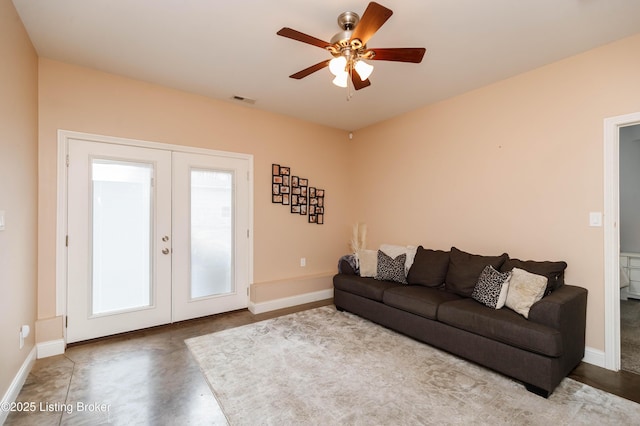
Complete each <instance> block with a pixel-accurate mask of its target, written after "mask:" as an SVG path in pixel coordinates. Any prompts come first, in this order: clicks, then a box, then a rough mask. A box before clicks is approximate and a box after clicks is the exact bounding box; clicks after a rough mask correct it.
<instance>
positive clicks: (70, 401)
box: [5, 300, 331, 426]
mask: <svg viewBox="0 0 640 426" xmlns="http://www.w3.org/2000/svg"><path fill="white" fill-rule="evenodd" d="M330 303H331V301H330V300H327V301H323V302H317V303H311V304H307V305H303V306H301V307H296V308H292V309H285V310H280V311H275V312H270V313H265V314H261V315H253V314H251V313H250V312H249V311H247V310H241V311H235V312H230V313H225V314H220V315H214V316H211V317H206V318H202V319H197V320H192V321H185V322H181V323H176V324H171V325H168V326H162V327H156V328H151V329H147V330H142V331H137V332H133V333H126V334H123V335H119V336H114V337H110V338H105V339H99V340H95V341H91V342H87V343H81V344H76V345H72V346H69V347H68V348H67V350H66V352H65V354H64V355H59V356H55V357H50V358H43V359H39V360H37V361H36V363H35V366H34V368H33V369H32V371H31V373H30V374H29V377H28V378H27V381H26V383H25V384H24V386H23V388H22V390H21V392H20V394H19V395H18V398H17V400H16V401H20V402H25V403H35V406H33V404H32V406H27V407H28V411H24V412H13V413H11V414H10V415H9V417H8V418H7V421H6V422H5V424H6V425H38V426H41V425H60V424H63V425H98V424H118V425H134V424H135V425H147V424H148V425H225V424H227V421H226V419H225V417H224V414H223V413H222V411H221V410H220V407H219V406H218V403H217V401H216V399H215V397H214V396H213V394H212V392H211V389H210V388H209V385H208V384H207V382H206V380H205V378H204V376H203V375H202V373H201V372H200V369H199V367H198V364H197V363H196V362H195V360H194V359H193V357H192V356H191V353H190V352H189V350H188V349H187V346H186V345H185V343H184V340H185V339H188V338H190V337H195V336H201V335H203V334H208V333H213V332H216V331H220V330H224V329H227V328H232V327H239V326H242V325H246V324H251V323H254V322H257V321H262V320H265V319H268V318H273V317H276V316H279V315H284V314H288V313H291V312H295V311H298V310H302V309H310V308H314V307H318V306H323V305H327V304H330ZM247 391H248V392H250V390H249V389H248V390H247Z"/></svg>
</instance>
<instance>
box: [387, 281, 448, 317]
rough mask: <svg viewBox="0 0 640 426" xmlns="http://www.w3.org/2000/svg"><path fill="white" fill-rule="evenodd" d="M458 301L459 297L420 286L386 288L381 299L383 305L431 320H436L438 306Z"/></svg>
mask: <svg viewBox="0 0 640 426" xmlns="http://www.w3.org/2000/svg"><path fill="white" fill-rule="evenodd" d="M458 299H460V296H457V295H455V294H453V293H448V292H446V291H442V290H437V289H434V288H428V287H424V286H421V285H404V286H398V287H392V288H388V289H386V290H385V291H384V296H383V297H382V301H383V302H384V304H385V305H389V306H393V307H394V308H398V309H401V310H403V311H407V312H411V313H412V314H416V315H420V316H422V317H425V318H429V319H433V320H435V319H436V318H437V314H438V306H440V304H442V303H443V302H450V301H452V300H458Z"/></svg>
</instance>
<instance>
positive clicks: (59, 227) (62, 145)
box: [56, 129, 254, 342]
mask: <svg viewBox="0 0 640 426" xmlns="http://www.w3.org/2000/svg"><path fill="white" fill-rule="evenodd" d="M72 139H80V140H85V141H92V142H102V143H112V144H118V145H127V146H137V147H143V148H153V149H164V150H167V151H175V152H186V153H192V154H204V155H215V156H219V157H230V158H239V159H244V160H247V161H248V162H249V212H248V215H249V219H248V221H249V271H248V274H249V281H248V286H251V283H253V198H254V196H253V155H251V154H240V153H235V152H227V151H217V150H212V149H204V148H195V147H189V146H184V145H174V144H166V143H160V142H150V141H143V140H137V139H128V138H119V137H113V136H104V135H98V134H92V133H84V132H74V131H71V130H63V129H59V130H58V164H57V192H58V195H57V208H56V216H57V217H56V316H64V317H66V315H67V244H66V243H67V241H66V239H67V234H68V224H67V198H68V194H67V161H68V153H69V140H72ZM248 293H250V292H248ZM248 301H249V299H248V296H247V302H248ZM63 333H64V340H65V342H66V340H67V330H66V327H64V328H63Z"/></svg>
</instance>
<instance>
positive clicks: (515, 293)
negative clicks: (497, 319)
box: [505, 268, 547, 318]
mask: <svg viewBox="0 0 640 426" xmlns="http://www.w3.org/2000/svg"><path fill="white" fill-rule="evenodd" d="M546 288H547V277H543V276H542V275H536V274H532V273H530V272H527V271H525V270H523V269H519V268H513V271H511V280H510V281H509V292H508V293H507V301H506V303H505V306H506V307H507V308H510V309H513V310H514V311H516V312H517V313H519V314H520V315H522V316H524V317H525V318H529V310H530V309H531V306H533V304H534V303H536V302H537V301H538V300H540V299H542V296H544V291H545V289H546Z"/></svg>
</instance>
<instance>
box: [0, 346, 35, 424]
mask: <svg viewBox="0 0 640 426" xmlns="http://www.w3.org/2000/svg"><path fill="white" fill-rule="evenodd" d="M35 362H36V348H35V347H34V348H33V349H31V352H29V355H27V358H26V359H25V360H24V362H23V363H22V366H20V369H19V370H18V373H17V374H16V375H15V377H14V378H13V380H12V381H11V384H10V385H9V389H7V391H6V392H5V394H4V396H3V397H2V402H1V404H2V406H3V407H4V406H5V404H11V403H12V402H15V400H16V398H17V397H18V394H20V390H21V389H22V386H23V385H24V382H25V381H26V380H27V376H29V372H30V371H31V369H32V368H33V364H34V363H35ZM8 415H9V411H5V410H0V424H4V422H5V420H7V416H8Z"/></svg>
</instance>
